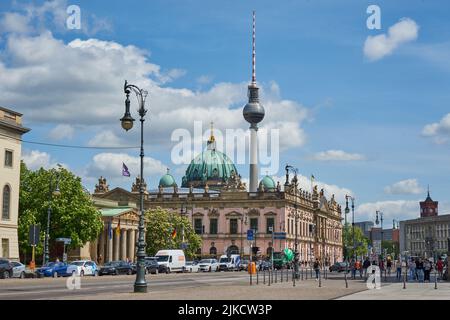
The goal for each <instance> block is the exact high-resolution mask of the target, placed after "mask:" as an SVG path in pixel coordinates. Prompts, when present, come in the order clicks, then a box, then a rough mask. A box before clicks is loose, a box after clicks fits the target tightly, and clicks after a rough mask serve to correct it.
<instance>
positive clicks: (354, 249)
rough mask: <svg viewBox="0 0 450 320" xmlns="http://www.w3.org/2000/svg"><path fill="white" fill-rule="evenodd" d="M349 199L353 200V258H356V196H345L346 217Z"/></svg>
mask: <svg viewBox="0 0 450 320" xmlns="http://www.w3.org/2000/svg"><path fill="white" fill-rule="evenodd" d="M348 199H350V200H351V201H352V239H353V256H352V258H353V259H355V260H356V242H355V198H354V197H352V196H348V195H346V196H345V202H346V208H345V212H346V214H345V217H347V213H348V211H349V209H348Z"/></svg>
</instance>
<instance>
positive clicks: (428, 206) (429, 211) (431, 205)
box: [420, 188, 439, 218]
mask: <svg viewBox="0 0 450 320" xmlns="http://www.w3.org/2000/svg"><path fill="white" fill-rule="evenodd" d="M438 204H439V202H438V201H433V200H432V199H431V197H430V189H429V188H428V196H427V198H426V199H425V201H421V202H420V217H421V218H423V217H435V216H437V215H438Z"/></svg>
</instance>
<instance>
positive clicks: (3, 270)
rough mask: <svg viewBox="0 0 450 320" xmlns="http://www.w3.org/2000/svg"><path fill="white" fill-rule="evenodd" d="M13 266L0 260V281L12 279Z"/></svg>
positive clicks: (4, 260) (7, 261)
mask: <svg viewBox="0 0 450 320" xmlns="http://www.w3.org/2000/svg"><path fill="white" fill-rule="evenodd" d="M13 268H14V267H13V265H12V263H11V262H10V261H9V260H6V259H2V258H0V279H8V278H12V277H13Z"/></svg>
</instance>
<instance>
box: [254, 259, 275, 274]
mask: <svg viewBox="0 0 450 320" xmlns="http://www.w3.org/2000/svg"><path fill="white" fill-rule="evenodd" d="M257 268H258V270H259V271H263V270H272V262H271V261H267V260H261V261H259V264H258V266H257Z"/></svg>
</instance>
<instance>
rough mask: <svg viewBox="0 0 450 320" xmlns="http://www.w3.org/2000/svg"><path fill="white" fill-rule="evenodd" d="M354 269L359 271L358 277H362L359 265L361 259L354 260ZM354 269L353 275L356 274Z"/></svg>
mask: <svg viewBox="0 0 450 320" xmlns="http://www.w3.org/2000/svg"><path fill="white" fill-rule="evenodd" d="M355 269H356V271H358V272H359V277H360V278H362V271H361V270H362V266H361V261H359V260H356V262H355ZM356 271H355V276H356Z"/></svg>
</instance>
